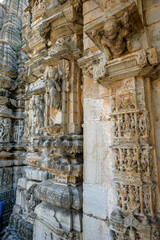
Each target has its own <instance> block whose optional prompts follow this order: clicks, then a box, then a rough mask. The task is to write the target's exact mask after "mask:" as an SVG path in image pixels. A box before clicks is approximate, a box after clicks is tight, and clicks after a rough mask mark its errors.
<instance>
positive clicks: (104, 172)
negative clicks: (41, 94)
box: [79, 0, 160, 240]
mask: <svg viewBox="0 0 160 240" xmlns="http://www.w3.org/2000/svg"><path fill="white" fill-rule="evenodd" d="M141 7H142V6H140V5H137V2H135V1H130V2H129V3H128V2H127V1H114V2H110V1H108V2H106V1H98V0H97V1H85V3H84V6H83V8H84V12H83V13H84V32H85V34H86V35H84V47H85V54H84V55H85V56H84V57H83V58H81V59H79V65H80V66H81V67H82V70H83V75H84V106H85V109H84V122H85V123H84V139H85V145H84V146H85V147H84V156H85V158H84V159H85V160H84V169H85V171H84V173H85V174H84V206H83V209H84V232H83V239H86V240H90V239H92V240H93V239H116V240H117V239H158V238H159V234H160V233H159V224H158V221H157V218H158V217H159V215H158V212H159V204H158V199H159V187H158V185H159V178H158V164H157V154H156V142H155V138H154V131H155V129H154V124H153V121H154V120H153V113H152V109H153V105H152V104H151V84H150V81H151V79H152V78H153V76H152V74H153V73H155V72H156V73H158V70H155V69H157V66H158V64H159V62H158V54H157V51H156V49H155V48H150V46H149V45H148V42H147V33H146V29H145V28H144V26H143V18H142V14H143V13H142V12H143V9H142V8H141ZM97 12H99V15H96V14H95V13H97ZM133 16H134V17H133ZM135 26H136V27H137V29H135ZM138 39H141V42H140V40H138ZM99 84H100V85H99ZM89 89H92V91H90V90H89ZM91 134H92V136H93V137H92V141H91V140H89V139H90V135H91ZM106 138H107V139H106ZM95 146H96V147H95ZM90 168H91V169H92V170H91V171H90V170H89V169H90ZM89 172H91V174H89ZM97 193H99V194H97ZM93 199H96V200H95V201H94V200H93ZM88 226H90V227H88ZM93 226H94V227H93ZM89 229H90V231H89Z"/></svg>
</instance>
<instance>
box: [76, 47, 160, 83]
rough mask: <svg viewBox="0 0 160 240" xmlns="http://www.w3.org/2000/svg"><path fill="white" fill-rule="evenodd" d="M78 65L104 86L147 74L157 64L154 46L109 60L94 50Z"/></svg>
mask: <svg viewBox="0 0 160 240" xmlns="http://www.w3.org/2000/svg"><path fill="white" fill-rule="evenodd" d="M79 65H80V67H81V68H82V69H83V72H84V74H85V75H87V76H90V77H93V78H94V80H95V81H96V82H99V83H100V84H102V85H103V86H106V85H107V84H109V83H111V82H114V81H118V80H122V79H125V78H129V77H135V76H145V75H147V76H149V74H150V73H151V71H152V69H153V67H154V66H156V65H158V58H157V52H156V49H155V48H150V49H147V50H146V51H145V50H144V49H143V50H138V51H136V52H133V53H129V54H126V55H124V56H122V57H119V58H116V59H113V60H110V61H107V58H106V56H105V54H100V52H96V53H94V54H92V55H90V56H88V57H86V56H85V57H83V58H81V59H80V60H79Z"/></svg>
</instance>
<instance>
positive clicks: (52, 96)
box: [44, 66, 62, 125]
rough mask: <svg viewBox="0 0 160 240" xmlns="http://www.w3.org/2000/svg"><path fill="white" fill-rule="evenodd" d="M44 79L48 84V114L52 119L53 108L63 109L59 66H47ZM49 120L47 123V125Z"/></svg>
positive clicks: (46, 84)
mask: <svg viewBox="0 0 160 240" xmlns="http://www.w3.org/2000/svg"><path fill="white" fill-rule="evenodd" d="M44 80H45V86H46V105H47V112H46V115H47V116H49V119H50V120H51V116H52V111H53V110H55V109H56V110H61V91H62V89H61V84H60V81H61V73H60V72H59V71H58V69H57V68H55V67H52V66H47V67H46V70H45V73H44ZM48 124H49V122H48V123H47V125H48Z"/></svg>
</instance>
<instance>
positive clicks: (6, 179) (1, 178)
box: [0, 168, 12, 189]
mask: <svg viewBox="0 0 160 240" xmlns="http://www.w3.org/2000/svg"><path fill="white" fill-rule="evenodd" d="M7 186H10V187H11V186H12V169H11V168H1V169H0V187H1V189H2V188H4V187H7Z"/></svg>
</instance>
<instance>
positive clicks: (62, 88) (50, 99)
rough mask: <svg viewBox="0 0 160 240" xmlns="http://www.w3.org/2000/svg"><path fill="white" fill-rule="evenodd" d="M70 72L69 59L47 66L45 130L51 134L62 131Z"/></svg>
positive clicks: (45, 78)
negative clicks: (56, 64)
mask: <svg viewBox="0 0 160 240" xmlns="http://www.w3.org/2000/svg"><path fill="white" fill-rule="evenodd" d="M63 67H64V68H63ZM69 73H70V66H69V61H67V60H62V61H61V62H60V64H59V65H58V66H49V65H48V66H46V69H45V72H44V81H45V89H46V93H45V131H46V132H47V133H48V134H51V135H52V134H56V133H59V132H61V131H62V127H63V125H64V115H65V108H66V106H65V105H66V100H65V99H66V92H68V91H69Z"/></svg>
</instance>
